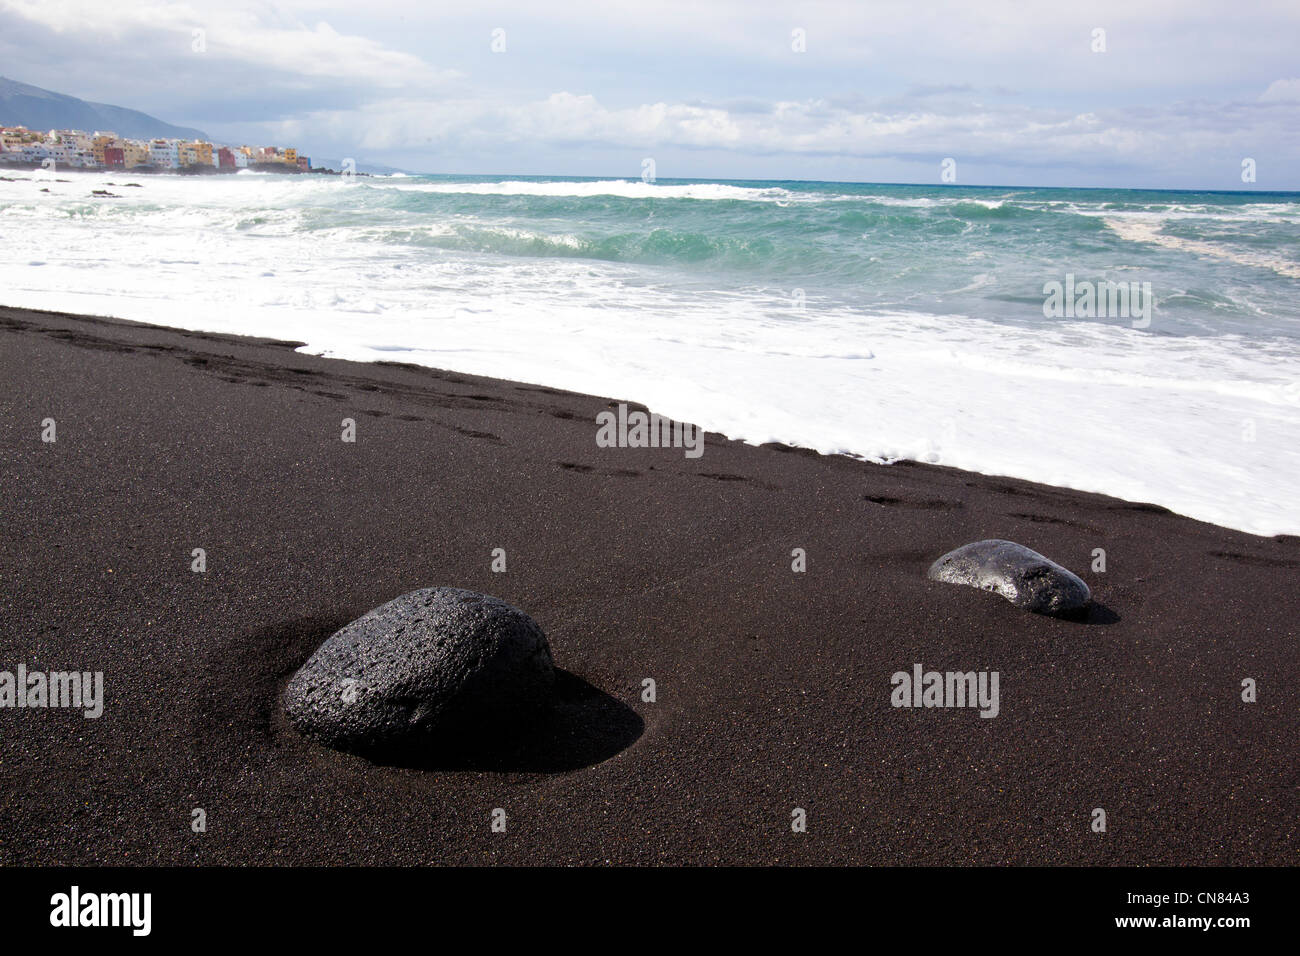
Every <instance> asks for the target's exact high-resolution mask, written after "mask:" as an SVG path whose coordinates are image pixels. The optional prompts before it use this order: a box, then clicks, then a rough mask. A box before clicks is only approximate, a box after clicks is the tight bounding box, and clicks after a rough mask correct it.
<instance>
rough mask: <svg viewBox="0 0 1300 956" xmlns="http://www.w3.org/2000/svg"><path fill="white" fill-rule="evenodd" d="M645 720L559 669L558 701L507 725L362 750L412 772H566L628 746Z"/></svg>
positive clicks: (367, 756)
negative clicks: (379, 748)
mask: <svg viewBox="0 0 1300 956" xmlns="http://www.w3.org/2000/svg"><path fill="white" fill-rule="evenodd" d="M644 731H645V721H643V720H642V719H641V716H640V715H639V714H638V713H637V712H636V711H635V710H633V709H632V708H631V707H628V706H627V705H626V704H624V703H623V702H622V701H621V700H618V699H617V698H616V697H612V696H610V695H609V694H607V693H605V692H604V691H603V690H601V689H600V688H598V687H596V686H594V685H593V684H590V683H588V682H587V681H585V680H583V679H582V678H581V677H579V676H578V675H577V674H573V673H570V672H569V671H566V670H562V669H560V668H556V670H555V690H554V700H553V701H552V703H551V704H550V706H548V707H547V708H546V709H545V710H542V711H538V712H535V713H533V714H532V715H530V716H528V717H527V718H525V719H523V720H520V721H518V722H514V723H513V724H512V725H511V726H509V727H490V728H484V729H483V730H481V731H479V732H472V731H467V730H465V729H463V728H462V729H459V730H457V731H456V732H455V733H454V734H449V735H446V736H439V737H434V738H430V739H428V740H425V741H421V742H419V743H412V744H408V745H404V746H401V747H388V748H385V749H382V750H372V751H367V752H364V753H360V754H359V756H362V757H364V758H365V759H366V760H368V761H370V762H371V763H375V764H381V765H384V766H390V767H401V768H404V769H408V770H442V771H447V770H468V771H488V772H494V773H567V772H570V771H574V770H581V769H583V768H585V767H591V766H594V765H596V764H598V763H603V762H604V761H606V760H609V759H610V758H611V757H614V756H616V755H617V754H619V753H621V752H622V751H624V750H626V749H627V748H628V747H630V746H631V745H632V744H634V743H636V741H637V740H638V739H639V738H640V737H641V734H642V733H643V732H644Z"/></svg>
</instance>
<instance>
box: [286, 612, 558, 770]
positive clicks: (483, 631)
mask: <svg viewBox="0 0 1300 956" xmlns="http://www.w3.org/2000/svg"><path fill="white" fill-rule="evenodd" d="M554 680H555V669H554V665H553V663H552V660H551V649H550V646H549V645H548V644H547V642H546V635H545V634H543V633H542V629H541V628H540V627H538V626H537V624H536V622H535V621H533V619H532V618H530V617H529V616H528V615H527V614H525V613H524V612H523V611H521V610H519V609H518V608H516V607H513V606H511V605H509V604H507V603H505V602H504V601H500V600H498V599H497V598H494V597H489V596H488V595H486V594H479V593H477V592H475V591H464V590H461V589H459V588H425V589H423V590H419V591H412V592H410V593H409V594H403V595H402V596H401V597H399V598H396V599H395V600H392V601H389V602H388V603H387V604H384V605H382V606H381V607H377V608H375V609H374V610H373V611H371V612H369V613H368V614H366V615H364V616H362V617H360V618H358V619H357V620H355V621H353V622H352V623H351V624H349V625H347V626H346V627H344V628H342V629H341V630H339V631H337V632H335V633H334V634H333V635H332V636H331V637H329V638H328V639H327V640H326V641H325V643H324V644H322V645H321V646H320V647H319V648H317V650H316V652H315V653H314V654H313V655H312V656H311V658H310V659H309V660H308V661H307V663H305V664H304V665H303V666H302V668H301V669H299V671H298V672H297V673H296V674H295V675H294V676H293V678H292V679H291V680H290V681H289V686H288V688H287V689H286V691H285V696H284V707H285V711H286V713H287V714H288V716H289V720H290V722H291V723H292V724H293V726H294V727H295V728H296V729H297V730H298V731H299V732H300V733H302V734H303V735H305V736H307V737H310V738H312V739H313V740H317V741H319V742H320V743H323V744H326V745H327V746H330V747H334V748H337V749H340V750H349V751H353V752H356V753H363V754H370V753H378V754H385V753H393V752H401V751H408V752H409V751H410V750H411V749H412V748H419V749H424V750H427V749H429V748H431V747H432V748H438V749H446V750H460V749H465V748H473V747H474V746H476V742H477V741H479V740H481V739H483V738H491V737H493V736H499V735H510V734H514V733H518V731H519V729H520V727H521V726H522V725H524V724H526V723H527V721H528V720H529V714H530V712H535V711H538V710H540V709H542V708H545V707H547V706H548V705H549V704H550V703H551V696H552V689H553V685H554Z"/></svg>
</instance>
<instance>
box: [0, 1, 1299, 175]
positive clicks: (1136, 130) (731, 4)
mask: <svg viewBox="0 0 1300 956" xmlns="http://www.w3.org/2000/svg"><path fill="white" fill-rule="evenodd" d="M548 7H554V8H556V9H546V8H548ZM195 31H203V32H202V33H196V32H195ZM1098 31H1104V32H1098ZM1103 46H1104V50H1103V49H1099V48H1101V47H1103ZM0 73H3V74H4V75H6V76H9V77H10V78H11V79H15V80H20V81H23V82H26V83H32V84H35V85H37V86H42V87H45V88H47V89H52V90H56V91H58V92H61V93H70V94H72V95H74V96H79V97H82V98H84V99H90V100H95V101H98V102H107V103H113V104H115V105H119V106H127V107H132V108H135V109H142V110H144V111H146V112H148V113H152V114H154V115H155V116H158V117H159V118H161V119H165V120H167V121H169V122H173V123H179V124H182V125H186V126H195V127H199V128H200V129H204V130H206V131H207V132H208V133H209V134H210V135H212V136H213V137H215V138H217V139H220V140H223V141H233V142H265V143H286V144H289V145H297V146H299V147H300V148H301V149H303V150H305V151H306V152H308V153H310V154H312V155H313V156H318V157H334V158H338V157H343V156H349V157H355V158H357V159H358V161H360V162H372V163H383V164H388V165H393V166H398V167H403V168H407V169H412V170H418V171H428V172H449V173H485V174H493V173H516V174H543V175H544V174H571V175H597V176H606V175H611V176H628V177H636V176H639V175H640V172H641V163H642V160H643V159H644V158H645V157H653V158H654V160H655V164H656V170H657V173H658V175H659V177H660V178H670V177H679V176H680V177H699V178H715V177H716V178H759V179H824V180H860V181H868V182H920V183H925V182H936V181H939V179H940V173H941V164H942V161H943V160H944V159H946V158H952V159H954V160H955V161H956V171H957V179H958V182H961V183H969V184H1026V185H1028V184H1041V185H1082V186H1104V185H1119V186H1167V187H1189V188H1197V187H1212V188H1224V189H1234V188H1235V189H1240V188H1261V189H1300V3H1297V2H1295V0H1276V2H1274V0H1251V2H1246V3H1241V2H1229V0H1213V2H1206V0H1096V2H1084V3H1079V4H1067V3H1050V2H1034V0H979V2H977V3H972V2H968V0H963V2H954V3H949V2H925V0H898V2H895V0H859V2H847V0H846V2H839V0H826V2H798V0H793V2H768V0H653V2H647V0H640V2H631V3H624V2H619V0H563V2H557V3H554V4H544V3H537V2H536V0H529V2H498V0H474V2H471V3H436V2H434V3H430V2H422V3H421V2H393V0H365V2H359V0H221V2H207V0H188V2H173V0H113V2H111V3H105V2H103V0H0ZM1247 157H1249V158H1251V159H1253V160H1255V168H1256V170H1257V181H1256V182H1255V183H1254V184H1243V183H1242V178H1241V167H1242V161H1243V159H1245V158H1247Z"/></svg>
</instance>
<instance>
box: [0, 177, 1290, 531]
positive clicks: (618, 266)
mask: <svg viewBox="0 0 1300 956" xmlns="http://www.w3.org/2000/svg"><path fill="white" fill-rule="evenodd" d="M36 175H37V176H39V175H40V174H36ZM59 178H68V179H71V180H72V182H70V183H58V182H55V181H54V177H46V178H44V179H42V180H41V181H40V182H39V183H38V182H34V181H29V182H14V183H8V182H6V183H0V302H3V303H5V304H9V305H25V306H31V307H39V308H47V309H66V310H69V311H76V312H89V313H97V314H104V315H116V316H120V317H123V318H128V319H136V320H140V321H147V322H157V323H162V324H166V325H172V326H179V327H182V328H190V329H203V330H211V331H218V332H234V333H246V334H255V335H264V336H274V337H277V338H284V339H295V340H299V341H303V342H306V343H308V344H307V345H306V347H305V348H306V350H307V351H309V352H312V353H316V354H321V355H329V356H337V357H342V358H351V359H359V360H381V359H382V360H394V359H397V360H401V361H408V362H415V363H420V364H426V365H430V366H437V367H442V368H449V369H455V370H458V371H462V372H468V373H476V374H483V375H492V376H499V377H504V378H508V379H515V380H520V381H528V382H535V383H539V384H544V385H550V386H553V387H558V388H565V389H573V390H577V391H584V392H591V393H595V394H599V395H607V396H611V397H616V398H625V399H633V400H636V401H641V402H645V403H647V404H648V405H650V407H651V408H653V409H654V410H655V411H657V412H660V413H661V414H665V415H668V416H671V417H673V418H678V419H682V420H686V421H692V422H695V423H697V424H700V425H702V426H704V427H706V428H708V429H709V430H712V431H719V432H722V433H725V434H727V435H730V436H732V437H736V438H742V439H746V440H749V441H754V442H763V441H781V442H786V443H790V444H798V445H803V446H807V447H812V448H816V449H818V450H820V451H824V452H843V453H849V454H854V455H858V456H862V457H864V458H868V459H872V460H877V461H895V460H898V459H902V458H910V459H916V460H921V461H932V462H938V463H942V464H946V465H952V466H956V467H960V468H966V469H970V470H973V471H979V472H984V473H988V474H1002V475H1012V476H1017V477H1022V478H1028V479H1032V480H1036V481H1042V482H1047V483H1050V484H1055V485H1063V486H1067V487H1072V488H1078V489H1083V490H1089V491H1099V492H1105V493H1108V494H1112V495H1116V496H1118V497H1121V498H1126V499H1130V500H1138V501H1152V502H1156V503H1158V504H1162V505H1165V506H1166V507H1169V508H1171V509H1173V510H1175V511H1178V512H1181V513H1183V514H1187V515H1190V516H1193V517H1196V518H1201V519H1204V520H1207V521H1212V522H1215V523H1218V524H1222V525H1227V526H1231V527H1235V528H1240V529H1243V530H1247V531H1252V532H1255V533H1259V534H1275V533H1291V534H1295V533H1300V509H1297V506H1296V501H1297V499H1298V497H1300V487H1298V477H1297V476H1300V390H1297V387H1296V384H1295V383H1296V382H1297V381H1300V369H1298V368H1297V362H1296V355H1295V350H1294V347H1293V345H1292V344H1290V343H1278V342H1272V341H1270V340H1267V339H1256V340H1253V341H1252V342H1250V343H1245V342H1243V341H1240V340H1238V339H1236V338H1234V337H1232V336H1216V337H1198V336H1194V335H1184V336H1159V335H1152V334H1149V333H1144V332H1141V331H1138V330H1134V329H1131V328H1128V327H1125V326H1117V325H1105V324H1100V323H1087V322H1055V323H1044V324H1042V325H1040V326H1038V327H1036V328H1033V329H1018V328H1015V327H1012V326H1008V325H1006V324H1003V323H999V322H995V321H991V320H989V319H987V318H978V317H971V316H968V315H960V314H953V315H934V314H928V313H920V312H913V311H906V310H902V309H891V310H873V311H867V310H862V309H854V308H849V307H846V306H845V305H843V304H840V305H835V306H831V307H827V308H813V307H809V308H807V309H806V310H805V311H795V310H793V309H792V308H791V306H790V303H789V302H788V301H786V300H785V299H784V298H783V297H782V296H780V295H776V294H773V293H771V292H767V293H764V292H761V291H758V290H753V291H746V290H744V289H729V290H726V291H711V290H708V289H705V288H701V287H700V286H699V285H698V284H697V285H696V286H686V285H681V284H674V283H673V282H671V281H670V280H669V278H668V277H666V276H664V275H662V274H660V273H657V272H653V271H651V272H647V271H646V270H644V269H641V268H640V267H637V266H635V265H629V264H625V263H615V262H601V261H593V260H587V259H572V258H554V257H536V258H527V257H509V256H503V255H484V254H476V253H461V252H454V251H447V250H444V249H436V250H433V251H431V250H429V249H427V248H424V247H421V246H419V245H412V244H394V243H392V242H385V241H379V240H378V238H377V237H378V236H379V235H380V234H381V233H382V232H383V229H378V230H377V229H376V227H375V226H374V225H373V224H368V223H366V222H364V221H361V220H358V221H356V222H349V221H344V220H341V221H340V224H339V225H330V226H329V227H328V228H323V229H320V230H317V231H314V232H310V233H304V232H303V231H301V229H300V228H299V227H300V226H301V224H302V222H303V221H304V220H305V219H306V218H308V217H312V216H322V215H328V214H333V210H334V209H335V207H339V208H343V206H344V205H345V203H344V199H343V198H341V197H344V196H345V195H346V196H347V197H348V198H347V200H346V201H347V202H349V203H357V202H369V201H371V198H373V197H375V196H380V197H382V195H384V193H383V191H384V190H386V189H413V188H418V189H427V188H429V186H430V185H431V184H428V183H427V182H426V183H423V184H421V182H420V181H419V180H416V179H412V180H408V181H405V182H402V183H400V184H391V185H385V184H383V183H376V182H374V181H372V182H370V183H367V184H366V185H365V186H364V190H368V192H364V191H363V192H358V193H356V194H355V196H357V197H363V198H361V199H356V198H352V196H353V194H342V193H339V192H338V190H341V189H357V188H358V187H357V186H355V185H353V186H347V185H343V184H341V183H339V182H338V181H337V180H333V181H327V180H325V179H323V178H322V179H311V180H308V179H306V178H305V177H304V178H301V179H287V178H284V177H274V176H269V175H268V176H250V177H228V178H216V177H213V178H211V179H203V180H197V179H182V178H169V177H148V178H143V179H141V180H140V181H141V182H142V183H143V188H141V189H133V188H122V183H124V182H125V181H129V180H130V174H129V173H120V172H119V173H114V174H112V175H111V176H103V175H99V176H92V175H88V174H64V173H60V175H59ZM110 180H111V181H113V182H116V183H117V184H118V186H116V187H113V186H108V185H107V183H108V182H109V181H110ZM432 185H435V186H442V185H445V184H440V183H439V184H432ZM468 185H470V186H474V187H475V188H477V187H478V186H481V185H483V184H468ZM488 185H498V186H500V187H502V188H515V187H513V186H512V185H511V184H508V183H501V184H488ZM526 185H528V186H530V187H533V186H537V185H538V184H531V183H530V184H526ZM540 185H542V186H549V185H550V184H540ZM561 185H562V187H563V188H565V189H570V190H572V189H573V187H574V186H575V185H582V184H569V183H565V184H561ZM588 185H590V186H591V188H593V189H604V188H612V187H609V186H608V184H598V183H596V184H588ZM42 186H43V187H45V188H48V189H50V190H51V191H50V192H49V193H41V192H40V191H39V189H40V187H42ZM622 187H631V188H632V189H633V190H634V191H635V190H637V189H639V188H640V187H644V188H645V189H662V188H673V189H677V190H678V194H679V195H680V196H681V197H687V196H692V195H704V194H709V195H715V196H716V195H721V194H722V193H725V192H726V191H727V190H730V189H743V188H745V187H725V188H723V187H721V186H717V187H711V186H710V185H709V184H701V185H700V186H683V187H660V186H650V185H648V184H637V183H630V184H629V183H624V184H622ZM91 188H106V189H109V190H110V191H112V192H115V193H117V194H119V196H120V197H121V198H118V199H111V200H109V199H105V200H92V199H90V198H89V191H90V189H91ZM620 188H621V187H620ZM777 191H779V190H777ZM756 192H768V190H756ZM366 197H371V198H366ZM348 208H351V207H348ZM384 228H385V229H386V228H390V227H389V226H385V227H384ZM410 228H411V229H412V230H424V231H426V232H427V233H428V234H430V235H446V234H447V227H446V225H445V224H444V223H437V222H432V223H431V222H428V221H427V220H425V221H422V220H420V219H418V218H417V217H413V218H412V219H411V222H410ZM485 228H493V229H502V230H508V229H522V227H516V226H511V225H508V224H502V223H497V224H485ZM1120 228H1121V229H1124V228H1126V227H1123V226H1121V227H1120ZM520 234H521V235H524V234H525V233H524V232H521V233H520ZM565 235H567V233H564V232H563V231H561V230H559V229H557V230H556V233H555V236H553V237H552V238H553V239H554V238H555V237H557V236H558V237H563V236H565ZM1129 235H1131V236H1133V237H1134V238H1136V236H1137V233H1136V232H1131V233H1129ZM1142 235H1143V236H1144V237H1146V236H1149V235H1150V232H1149V230H1147V231H1144V232H1143V233H1142ZM561 241H563V240H562V239H561ZM1143 241H1145V239H1144V240H1143ZM983 284H984V280H982V279H979V278H977V279H976V285H983ZM705 454H706V456H707V446H706V452H705ZM990 533H992V532H990Z"/></svg>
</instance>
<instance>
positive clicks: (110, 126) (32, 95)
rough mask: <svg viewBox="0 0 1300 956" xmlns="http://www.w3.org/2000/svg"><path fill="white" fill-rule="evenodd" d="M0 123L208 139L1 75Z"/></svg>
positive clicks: (137, 113)
mask: <svg viewBox="0 0 1300 956" xmlns="http://www.w3.org/2000/svg"><path fill="white" fill-rule="evenodd" d="M0 126H26V127H27V128H28V129H39V130H50V129H80V130H86V131H87V132H91V131H93V130H97V129H99V130H104V131H105V132H113V133H116V134H117V135H118V136H125V137H126V138H127V139H155V138H157V139H201V140H207V139H208V134H207V133H204V132H203V131H202V130H197V129H189V128H187V127H184V126H173V125H172V124H171V123H164V122H163V121H162V120H160V119H155V118H154V117H152V116H150V115H149V114H148V113H141V112H140V111H139V110H128V109H125V108H123V107H121V106H109V105H108V104H107V103H88V102H87V101H85V100H79V99H77V98H76V97H75V96H65V95H64V94H62V93H52V92H50V91H49V90H43V89H41V88H40V87H39V86H30V85H28V84H26V83H19V82H18V81H17V80H10V79H6V78H5V77H3V76H0Z"/></svg>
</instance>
